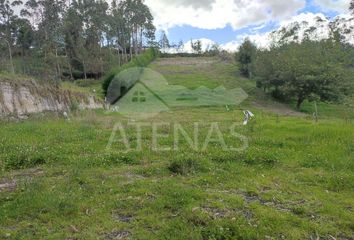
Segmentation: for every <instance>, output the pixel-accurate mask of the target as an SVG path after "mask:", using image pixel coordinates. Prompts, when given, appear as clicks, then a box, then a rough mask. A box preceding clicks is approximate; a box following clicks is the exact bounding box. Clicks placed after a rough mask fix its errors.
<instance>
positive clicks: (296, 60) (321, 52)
mask: <svg viewBox="0 0 354 240" xmlns="http://www.w3.org/2000/svg"><path fill="white" fill-rule="evenodd" d="M353 53H354V49H353V47H352V46H349V45H346V44H343V43H341V42H340V39H339V37H338V39H336V38H333V39H329V40H322V41H310V40H305V41H303V42H301V43H294V42H293V43H278V44H276V45H274V46H273V47H271V48H270V49H257V48H256V46H255V45H253V44H252V43H251V42H250V40H249V39H246V40H245V42H244V43H243V44H242V45H241V47H240V49H239V52H238V53H237V55H236V56H237V60H238V62H239V64H240V69H241V73H243V74H244V75H245V76H247V77H249V78H254V79H256V80H257V86H258V87H259V88H261V89H263V90H264V92H266V93H271V95H272V96H273V97H274V98H276V99H278V100H280V101H283V102H288V103H289V102H291V101H293V100H294V101H296V108H297V109H298V110H300V107H301V105H302V104H303V103H304V101H322V102H325V101H327V102H337V103H343V98H344V97H345V96H351V95H352V94H353V93H354V88H353V81H354V79H353V77H352V76H353V73H354V69H353V58H352V56H353Z"/></svg>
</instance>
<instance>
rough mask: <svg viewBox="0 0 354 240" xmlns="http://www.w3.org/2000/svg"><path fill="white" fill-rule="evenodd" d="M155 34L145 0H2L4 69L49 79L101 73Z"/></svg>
mask: <svg viewBox="0 0 354 240" xmlns="http://www.w3.org/2000/svg"><path fill="white" fill-rule="evenodd" d="M19 12H20V14H18V13H19ZM132 16H134V17H132ZM154 40H155V27H154V25H153V17H152V15H151V13H150V9H149V8H148V7H147V6H146V5H145V4H144V2H143V1H141V0H138V1H137V0H124V1H109V2H107V1H101V0H99V1H97V0H90V1H81V0H72V1H66V0H46V1H43V0H25V1H12V0H2V1H0V71H8V72H11V73H18V74H26V75H30V76H32V77H36V78H41V79H44V80H46V81H48V82H59V81H60V80H67V79H70V80H73V79H89V78H95V79H99V78H100V77H101V76H102V75H104V74H105V73H106V72H107V71H109V70H110V69H111V68H112V67H113V66H117V65H122V64H124V63H127V62H129V61H130V60H131V59H132V58H133V56H134V55H139V54H140V53H142V52H143V50H144V48H145V47H149V46H154Z"/></svg>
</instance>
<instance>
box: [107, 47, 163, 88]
mask: <svg viewBox="0 0 354 240" xmlns="http://www.w3.org/2000/svg"><path fill="white" fill-rule="evenodd" d="M157 55H158V51H157V50H156V49H154V48H150V49H148V50H147V51H146V52H144V53H143V54H141V55H139V56H137V57H134V58H133V59H132V60H131V61H130V62H129V63H127V64H124V65H123V66H119V67H116V68H114V69H112V70H111V71H110V73H108V74H107V75H106V76H105V77H104V79H103V84H102V88H103V92H104V94H105V95H107V90H108V88H109V85H110V84H111V82H112V81H113V79H114V77H115V76H116V75H117V74H119V73H120V72H122V71H124V70H126V69H129V68H133V67H147V66H148V65H149V64H150V63H151V62H152V61H154V60H155V59H156V57H157Z"/></svg>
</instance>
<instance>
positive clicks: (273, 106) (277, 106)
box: [252, 101, 306, 117]
mask: <svg viewBox="0 0 354 240" xmlns="http://www.w3.org/2000/svg"><path fill="white" fill-rule="evenodd" d="M252 105H253V106H255V107H256V108H259V109H261V110H263V111H265V112H270V113H274V114H278V115H282V116H294V117H304V116H306V114H304V113H302V112H297V111H294V110H293V109H291V108H290V107H289V106H287V105H285V104H281V103H275V102H273V103H267V102H258V101H257V102H253V103H252Z"/></svg>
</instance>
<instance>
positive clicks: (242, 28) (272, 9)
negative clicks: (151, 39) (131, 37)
mask: <svg viewBox="0 0 354 240" xmlns="http://www.w3.org/2000/svg"><path fill="white" fill-rule="evenodd" d="M349 2H350V0H145V3H146V4H147V5H148V6H149V7H150V9H151V11H152V13H153V15H154V17H155V24H156V26H157V27H158V29H160V30H162V29H163V30H166V31H167V33H168V37H169V39H170V41H171V42H176V43H177V42H179V41H180V40H183V41H184V42H186V41H188V40H190V39H199V38H207V39H211V40H213V41H215V42H218V43H219V44H222V45H224V46H225V45H229V46H233V45H235V44H236V43H237V42H238V41H240V39H241V36H242V37H244V36H246V35H256V36H257V35H262V34H264V33H266V32H269V31H271V30H274V29H276V28H278V27H279V26H280V25H281V24H282V23H284V22H286V21H288V20H289V19H293V20H294V19H296V18H302V19H303V18H306V16H311V13H321V14H324V15H325V16H327V17H330V18H333V17H335V16H337V15H340V14H345V13H347V12H348V6H349Z"/></svg>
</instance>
